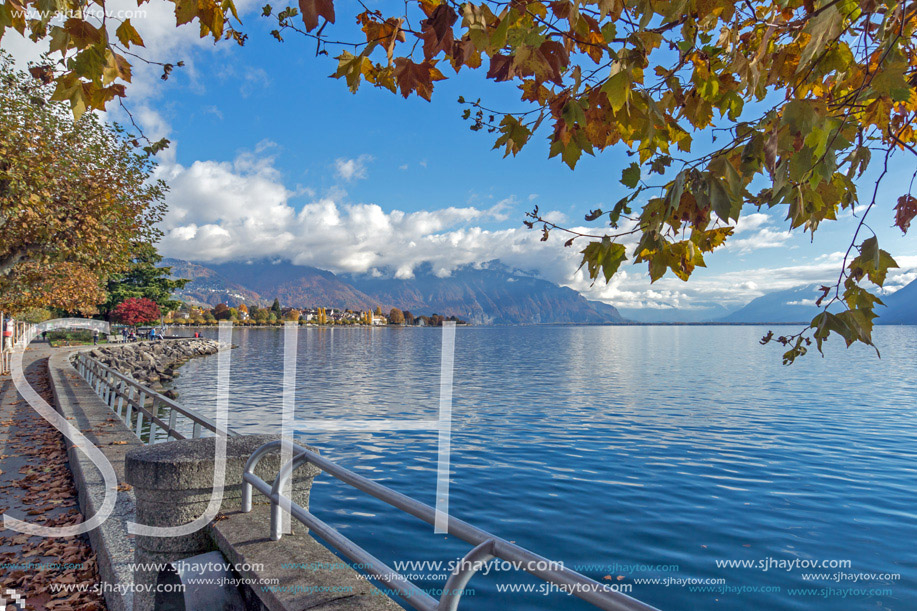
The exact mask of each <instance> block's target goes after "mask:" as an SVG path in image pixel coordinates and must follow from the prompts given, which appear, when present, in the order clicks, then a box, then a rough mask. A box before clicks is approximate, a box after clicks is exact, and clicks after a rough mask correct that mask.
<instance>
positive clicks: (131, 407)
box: [121, 384, 134, 428]
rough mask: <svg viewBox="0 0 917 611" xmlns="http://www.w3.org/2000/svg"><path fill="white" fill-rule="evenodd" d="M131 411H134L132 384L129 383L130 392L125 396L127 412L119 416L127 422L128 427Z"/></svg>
mask: <svg viewBox="0 0 917 611" xmlns="http://www.w3.org/2000/svg"><path fill="white" fill-rule="evenodd" d="M133 412H134V385H133V384H131V392H130V395H128V398H127V413H126V414H124V415H122V416H121V418H122V419H123V420H124V422H126V423H127V426H128V428H130V426H131V414H132V413H133Z"/></svg>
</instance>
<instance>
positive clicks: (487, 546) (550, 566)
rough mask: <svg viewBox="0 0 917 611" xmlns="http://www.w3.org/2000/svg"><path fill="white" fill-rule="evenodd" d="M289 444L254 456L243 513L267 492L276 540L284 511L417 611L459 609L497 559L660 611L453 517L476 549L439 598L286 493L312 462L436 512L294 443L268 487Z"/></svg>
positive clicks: (642, 609) (429, 518)
mask: <svg viewBox="0 0 917 611" xmlns="http://www.w3.org/2000/svg"><path fill="white" fill-rule="evenodd" d="M284 443H290V442H283V441H272V442H270V443H267V444H265V445H263V446H261V447H260V448H258V449H257V450H255V452H254V453H253V454H252V455H251V457H250V458H249V459H248V462H247V463H246V465H245V471H244V472H243V473H242V511H244V512H246V513H247V512H250V511H251V510H252V488H255V489H257V490H258V491H259V492H261V493H262V494H264V495H265V496H266V497H267V498H268V499H269V500H270V503H271V539H273V540H275V541H277V540H279V539H280V537H281V534H282V533H281V529H282V519H283V517H284V516H283V511H288V512H289V513H290V514H291V515H292V516H293V517H295V518H296V519H297V520H298V521H299V522H301V523H302V524H304V525H305V526H307V527H308V528H310V529H311V530H312V531H313V532H314V533H315V534H317V535H318V536H319V537H321V538H322V539H324V540H325V541H326V542H327V543H328V544H329V545H331V546H332V547H333V548H334V549H336V550H337V551H339V552H340V553H341V554H343V555H344V556H346V557H347V558H348V559H350V560H351V561H352V562H355V563H357V564H359V565H361V567H363V568H364V569H365V570H366V572H367V573H369V574H370V575H371V576H372V577H374V578H375V579H377V580H378V581H380V582H381V583H383V584H385V585H386V586H387V587H389V588H391V589H392V590H393V591H395V592H397V593H399V595H401V596H402V598H403V599H404V601H405V602H406V603H407V604H408V605H410V606H411V607H413V608H415V609H420V610H422V611H456V610H457V609H458V605H459V601H460V600H461V596H462V592H463V591H464V589H465V585H466V584H467V583H468V581H469V580H470V579H471V578H472V577H473V576H474V574H475V573H476V572H477V571H478V570H480V569H481V568H483V565H484V564H485V563H487V562H488V561H490V560H492V559H494V558H500V559H502V560H505V561H508V562H511V563H514V564H515V565H516V566H519V567H520V568H521V569H522V570H524V571H526V572H527V573H530V574H531V575H534V576H535V577H537V578H539V579H541V580H543V581H546V582H550V583H553V584H555V585H557V586H558V588H559V589H560V590H562V591H565V592H568V593H570V594H573V595H574V596H577V597H579V598H581V599H582V600H585V601H586V602H588V603H591V604H592V605H594V606H596V607H598V608H599V609H606V610H608V611H654V610H655V608H654V607H651V606H650V605H647V604H645V603H642V602H640V601H638V600H636V599H634V598H631V597H629V596H627V595H626V594H623V593H621V592H617V591H614V590H613V589H612V588H611V587H609V586H607V585H605V584H601V583H599V582H597V581H595V580H593V579H590V578H589V577H586V576H585V575H583V574H581V573H577V572H576V571H572V570H570V569H567V568H564V567H563V565H561V564H560V563H558V562H555V561H551V560H548V559H547V558H544V557H543V556H539V555H538V554H535V553H534V552H531V551H529V550H527V549H525V548H523V547H519V546H518V545H516V544H514V543H510V542H509V541H507V540H505V539H501V538H500V537H497V536H495V535H492V534H490V533H488V532H486V531H483V530H481V529H480V528H477V527H475V526H472V525H471V524H468V523H467V522H464V521H462V520H459V519H456V518H452V517H450V518H449V520H448V533H449V534H450V535H453V536H455V537H458V538H459V539H461V540H463V541H465V542H467V543H470V544H471V545H473V546H475V547H474V548H473V549H472V550H471V551H470V552H468V554H466V555H465V557H464V558H463V559H462V561H461V562H460V563H459V564H458V565H457V566H456V569H455V571H453V573H452V575H451V576H450V577H449V579H448V581H447V582H446V585H445V586H444V587H443V589H442V591H443V594H442V596H441V597H440V599H439V600H436V599H435V598H433V597H432V596H430V595H429V594H427V593H426V592H424V591H423V590H421V589H420V588H418V587H417V586H415V585H414V584H413V583H411V582H410V581H409V580H408V579H407V578H406V577H404V576H403V575H402V574H401V573H399V572H398V571H395V570H394V569H392V568H390V567H388V566H387V565H385V564H384V563H383V562H382V561H381V560H379V559H378V558H376V557H375V556H373V555H372V554H370V553H369V552H368V551H366V550H365V549H363V548H362V547H360V546H359V545H357V544H356V543H354V542H353V541H351V540H350V539H348V538H347V537H345V536H344V535H342V534H341V533H340V532H338V531H337V530H336V529H334V528H333V527H332V526H330V525H328V524H326V523H325V522H323V521H322V520H320V519H319V518H317V517H315V516H314V515H313V514H312V513H310V512H309V511H308V510H307V509H304V508H303V507H301V506H299V505H297V504H296V503H294V502H293V501H292V500H290V498H288V497H286V496H284V495H283V494H282V492H281V491H283V490H284V489H286V487H287V486H289V485H290V482H291V480H292V477H293V472H294V471H295V470H296V469H297V468H298V467H301V466H302V465H305V464H307V463H311V464H312V465H315V466H316V467H318V468H319V469H321V470H322V471H324V472H325V473H328V474H329V475H332V476H333V477H335V478H337V479H339V480H341V481H342V482H344V483H346V484H349V485H350V486H353V487H354V488H356V489H358V490H362V491H363V492H366V493H367V494H370V495H372V496H374V497H376V498H377V499H379V500H381V501H383V502H385V503H388V504H389V505H391V506H392V507H395V508H397V509H400V510H402V511H404V512H406V513H409V514H411V515H412V516H414V517H416V518H419V519H421V520H423V521H424V522H427V523H429V524H434V523H435V518H436V510H435V509H434V508H432V507H430V506H429V505H425V504H424V503H421V502H419V501H416V500H414V499H412V498H411V497H409V496H405V495H403V494H401V493H399V492H395V491H394V490H392V489H391V488H387V487H386V486H383V485H382V484H379V483H377V482H374V481H373V480H371V479H367V478H365V477H363V476H361V475H357V474H356V473H354V472H353V471H350V470H348V469H345V468H344V467H341V466H340V465H338V464H336V463H334V462H331V461H330V460H328V459H326V458H323V457H322V456H320V455H318V454H316V453H315V452H312V451H310V450H308V449H306V448H304V447H302V446H299V445H296V444H291V445H292V447H293V452H294V456H293V459H292V460H290V461H289V462H287V463H286V464H284V465H283V466H282V467H281V468H280V471H279V472H278V473H277V477H276V478H275V479H274V482H273V484H268V483H267V482H265V481H264V480H262V479H261V478H260V477H258V476H257V475H255V474H254V470H255V467H256V466H257V465H258V462H259V461H260V460H261V459H262V458H263V457H264V456H265V455H266V454H268V453H269V452H273V451H279V450H280V448H281V447H282V446H283V444H284Z"/></svg>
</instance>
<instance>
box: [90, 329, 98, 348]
mask: <svg viewBox="0 0 917 611" xmlns="http://www.w3.org/2000/svg"><path fill="white" fill-rule="evenodd" d="M98 343H99V330H98V329H93V330H92V345H93V346H96V345H98Z"/></svg>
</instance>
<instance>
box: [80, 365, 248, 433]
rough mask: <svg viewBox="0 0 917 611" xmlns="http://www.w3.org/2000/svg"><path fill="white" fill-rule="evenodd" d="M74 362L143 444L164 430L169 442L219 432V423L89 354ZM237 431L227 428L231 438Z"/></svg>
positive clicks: (93, 387)
mask: <svg viewBox="0 0 917 611" xmlns="http://www.w3.org/2000/svg"><path fill="white" fill-rule="evenodd" d="M73 363H74V366H75V367H76V370H77V371H78V372H79V374H80V375H81V376H82V377H83V379H84V380H86V382H88V383H89V385H90V386H92V389H93V390H94V391H95V393H96V394H97V395H99V397H100V398H101V399H102V401H104V402H105V404H106V405H107V406H108V407H109V408H110V409H111V410H112V412H114V413H115V414H116V415H117V416H118V417H119V418H121V420H122V421H123V422H124V423H125V424H126V425H127V426H128V428H129V429H131V430H132V431H134V434H135V435H136V436H137V438H138V439H140V441H143V442H144V443H149V444H153V443H156V442H157V437H158V436H159V435H158V433H162V437H164V438H165V439H163V441H169V440H173V439H188V437H189V436H190V437H191V438H198V437H202V436H203V435H204V431H208V432H211V433H214V434H216V432H217V425H216V422H214V421H213V420H211V419H210V418H207V417H206V416H202V415H201V414H198V413H197V412H195V411H193V410H190V409H188V408H187V407H184V406H182V405H180V404H179V403H176V402H175V401H173V400H172V399H170V398H168V397H166V396H165V395H161V394H159V393H158V392H156V391H154V390H152V389H150V388H148V387H146V386H143V385H142V384H140V382H138V381H137V380H135V379H133V378H132V377H130V376H128V375H125V374H123V373H121V372H120V371H117V370H115V369H112V368H111V367H108V366H107V365H104V364H102V363H101V362H99V361H98V360H97V359H94V358H92V357H91V356H89V355H88V354H86V353H82V352H80V353H77V354H76V355H75V356H74V359H73ZM144 425H146V428H144ZM189 429H190V430H189ZM144 433H145V434H146V435H145V436H146V439H144ZM238 434H239V433H237V432H236V431H234V430H233V429H228V430H227V435H228V436H230V437H234V436H236V435H238Z"/></svg>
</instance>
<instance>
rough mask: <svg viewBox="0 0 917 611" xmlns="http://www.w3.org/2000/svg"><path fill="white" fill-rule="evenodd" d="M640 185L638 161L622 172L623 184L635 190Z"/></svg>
mask: <svg viewBox="0 0 917 611" xmlns="http://www.w3.org/2000/svg"><path fill="white" fill-rule="evenodd" d="M639 183H640V164H638V163H637V162H636V161H635V162H634V163H632V164H630V166H628V167H627V168H625V169H624V171H623V172H621V184H622V185H624V186H625V187H628V188H629V189H633V188H634V187H636V186H637V185H638V184H639Z"/></svg>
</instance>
